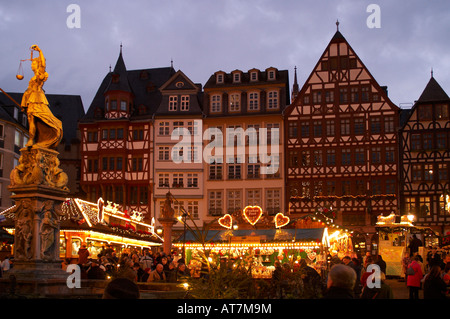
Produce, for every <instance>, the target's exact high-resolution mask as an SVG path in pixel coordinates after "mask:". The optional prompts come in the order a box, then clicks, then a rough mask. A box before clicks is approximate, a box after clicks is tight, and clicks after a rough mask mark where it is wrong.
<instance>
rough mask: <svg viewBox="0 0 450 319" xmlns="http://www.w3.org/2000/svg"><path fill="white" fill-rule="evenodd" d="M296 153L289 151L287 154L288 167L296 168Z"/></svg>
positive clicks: (297, 162)
mask: <svg viewBox="0 0 450 319" xmlns="http://www.w3.org/2000/svg"><path fill="white" fill-rule="evenodd" d="M298 164H299V161H298V152H297V151H290V152H289V167H298Z"/></svg>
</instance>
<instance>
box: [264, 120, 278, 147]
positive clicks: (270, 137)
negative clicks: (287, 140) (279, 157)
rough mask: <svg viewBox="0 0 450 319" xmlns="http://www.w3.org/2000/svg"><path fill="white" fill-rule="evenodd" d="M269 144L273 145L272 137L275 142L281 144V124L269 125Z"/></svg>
mask: <svg viewBox="0 0 450 319" xmlns="http://www.w3.org/2000/svg"><path fill="white" fill-rule="evenodd" d="M266 128H267V143H269V144H270V143H272V137H273V140H274V141H275V142H277V141H278V142H277V143H279V142H280V124H278V123H267V125H266ZM272 129H273V135H272Z"/></svg>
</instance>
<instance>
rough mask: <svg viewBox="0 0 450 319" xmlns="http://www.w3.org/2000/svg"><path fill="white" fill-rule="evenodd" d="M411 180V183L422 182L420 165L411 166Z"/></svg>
mask: <svg viewBox="0 0 450 319" xmlns="http://www.w3.org/2000/svg"><path fill="white" fill-rule="evenodd" d="M411 175H412V176H411V178H412V180H413V182H414V181H415V182H418V181H421V180H422V166H421V165H413V167H412V170H411Z"/></svg>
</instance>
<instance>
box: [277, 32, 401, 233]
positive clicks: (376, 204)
mask: <svg viewBox="0 0 450 319" xmlns="http://www.w3.org/2000/svg"><path fill="white" fill-rule="evenodd" d="M296 84H297V83H294V85H296ZM293 93H294V94H293V101H292V104H291V105H290V106H288V107H287V109H286V111H285V114H284V120H285V124H284V126H285V136H286V138H285V154H286V193H287V194H286V202H287V203H286V205H289V208H290V213H291V216H292V217H295V216H298V217H301V216H305V215H307V214H311V213H314V212H316V211H317V210H318V209H320V208H327V209H328V210H330V208H332V211H334V212H335V213H337V214H336V217H335V218H332V219H334V221H333V222H337V223H338V224H340V225H342V226H348V227H350V226H351V227H352V228H353V229H359V230H361V232H364V233H365V232H371V231H373V230H374V228H373V227H372V226H373V225H374V224H375V222H376V216H378V215H380V214H385V213H390V212H391V211H395V210H396V209H397V193H398V189H397V188H398V187H397V171H398V142H397V130H398V126H399V124H398V123H399V108H398V107H397V106H396V105H394V103H393V102H392V101H391V100H390V99H389V97H388V95H387V89H386V88H385V87H382V86H380V85H379V84H378V83H377V81H376V80H375V79H374V77H373V76H372V74H371V73H370V72H369V70H368V69H367V67H366V66H365V65H364V64H363V62H362V61H361V59H360V57H359V56H358V55H357V54H356V52H355V51H354V50H353V48H352V47H351V46H350V44H349V43H348V42H347V40H346V39H345V38H344V36H343V35H342V34H341V33H340V32H339V30H337V32H336V33H335V34H334V36H333V38H332V39H331V41H330V42H329V44H328V46H327V47H326V49H325V51H324V52H323V54H322V56H321V57H320V59H319V61H318V62H317V64H316V65H315V66H314V69H313V71H312V72H311V74H310V75H309V77H308V78H307V80H306V82H305V84H304V85H303V87H302V88H301V89H300V90H299V91H298V92H295V90H294V92H293ZM330 216H331V215H330ZM367 226H368V227H367Z"/></svg>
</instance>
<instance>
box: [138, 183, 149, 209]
mask: <svg viewBox="0 0 450 319" xmlns="http://www.w3.org/2000/svg"><path fill="white" fill-rule="evenodd" d="M139 204H141V205H147V204H148V189H147V187H145V186H141V187H139Z"/></svg>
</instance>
